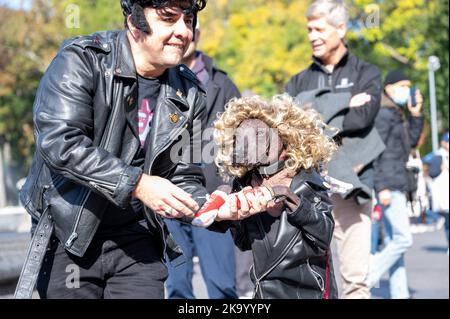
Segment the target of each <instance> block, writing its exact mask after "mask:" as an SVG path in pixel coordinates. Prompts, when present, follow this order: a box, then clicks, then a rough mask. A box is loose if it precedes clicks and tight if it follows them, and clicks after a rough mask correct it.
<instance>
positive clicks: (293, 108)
mask: <svg viewBox="0 0 450 319" xmlns="http://www.w3.org/2000/svg"><path fill="white" fill-rule="evenodd" d="M326 128H327V127H326V125H325V124H324V123H323V122H322V120H321V116H320V114H319V113H317V112H316V111H314V110H313V109H311V108H309V107H307V106H306V107H300V106H299V105H297V104H295V103H294V101H293V99H292V98H291V97H290V96H288V95H286V94H283V95H277V96H275V97H273V98H272V100H271V101H266V100H264V99H263V98H261V97H259V96H253V97H247V98H240V99H233V100H231V101H230V102H229V103H228V104H227V106H226V109H225V112H224V113H223V114H222V115H221V116H220V118H219V119H218V120H217V121H216V123H215V132H214V139H215V141H216V143H217V145H218V146H219V150H218V154H217V157H216V160H215V161H216V165H217V166H218V168H219V171H220V173H221V175H222V176H223V177H225V178H229V177H235V178H237V179H241V178H243V177H244V176H248V174H250V175H252V177H251V179H250V180H251V182H250V185H246V186H253V187H255V186H259V185H264V186H268V187H270V188H271V189H272V190H273V192H274V196H275V198H277V199H281V200H280V201H284V204H286V205H288V206H290V207H291V208H292V209H294V207H296V206H297V205H298V203H299V199H298V197H297V196H296V195H295V194H294V193H293V192H292V190H291V189H290V188H289V183H290V181H291V180H292V178H293V177H294V176H295V175H296V174H297V173H298V172H299V171H300V170H309V169H314V170H316V171H320V170H321V168H322V167H323V165H324V164H326V163H327V162H329V161H330V159H331V157H332V155H333V153H334V152H335V150H336V148H337V147H336V145H335V143H334V141H333V140H332V139H331V138H330V137H328V136H327V135H326V134H324V130H325V129H326ZM225 188H226V187H225V186H223V187H222V189H223V190H224V191H226V192H229V191H230V190H225Z"/></svg>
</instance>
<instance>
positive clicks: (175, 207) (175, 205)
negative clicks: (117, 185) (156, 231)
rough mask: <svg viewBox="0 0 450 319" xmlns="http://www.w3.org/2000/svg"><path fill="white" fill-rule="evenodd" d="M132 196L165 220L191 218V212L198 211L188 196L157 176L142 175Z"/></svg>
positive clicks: (195, 204) (195, 203) (192, 213)
mask: <svg viewBox="0 0 450 319" xmlns="http://www.w3.org/2000/svg"><path fill="white" fill-rule="evenodd" d="M133 196H134V197H136V198H137V199H139V200H140V201H141V202H142V203H143V204H144V205H145V206H147V207H149V208H151V209H152V210H153V211H154V212H155V213H157V214H159V215H161V216H163V217H167V218H181V217H183V216H184V215H186V216H188V217H191V218H193V217H194V212H193V210H194V211H197V210H198V209H199V207H198V204H197V202H195V201H194V200H193V199H192V197H191V195H190V194H188V193H186V192H185V191H184V190H182V189H181V188H179V187H177V186H175V185H174V184H172V183H171V182H170V181H168V180H167V179H164V178H161V177H158V176H150V175H147V174H142V176H141V178H140V179H139V181H138V183H137V185H136V188H135V189H134V191H133Z"/></svg>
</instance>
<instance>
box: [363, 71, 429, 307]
mask: <svg viewBox="0 0 450 319" xmlns="http://www.w3.org/2000/svg"><path fill="white" fill-rule="evenodd" d="M410 88H411V80H410V79H409V78H408V77H407V76H406V75H405V74H404V73H403V72H402V71H400V70H395V71H391V72H390V73H389V74H388V75H387V76H386V79H385V82H384V93H383V96H382V99H381V109H380V112H379V114H378V116H377V118H376V121H375V126H376V128H377V130H378V132H379V133H380V135H381V138H382V139H383V142H384V144H385V145H386V149H385V151H384V152H383V154H381V156H380V157H379V158H378V159H377V160H376V161H375V164H374V167H375V191H376V192H377V196H378V200H379V203H380V205H381V207H382V210H383V222H384V225H385V230H386V236H385V241H386V245H385V246H384V248H383V250H382V251H381V252H380V253H378V254H376V255H375V256H374V258H373V259H372V263H371V265H370V273H369V279H368V282H369V285H370V286H373V285H375V284H376V283H377V282H378V281H379V280H380V278H381V276H382V275H383V274H384V273H385V272H387V271H389V287H390V292H391V298H392V299H407V298H409V296H410V294H409V290H408V281H407V276H406V268H405V261H404V254H405V253H406V251H407V250H408V248H409V247H411V245H412V234H411V231H410V228H409V217H408V216H409V215H408V206H407V199H406V192H407V191H408V176H407V172H406V162H407V161H408V158H409V153H410V151H411V149H412V148H413V147H416V145H417V143H418V141H419V137H420V133H421V132H422V128H423V123H424V119H423V116H422V114H421V109H422V103H423V98H422V95H421V94H420V91H419V90H416V91H415V93H414V96H413V97H412V96H411V95H410V94H411V92H410ZM412 98H414V100H415V104H414V105H413V104H412ZM405 106H407V108H408V111H409V115H410V116H409V117H408V118H406V115H405V111H406V110H405V109H404V108H405Z"/></svg>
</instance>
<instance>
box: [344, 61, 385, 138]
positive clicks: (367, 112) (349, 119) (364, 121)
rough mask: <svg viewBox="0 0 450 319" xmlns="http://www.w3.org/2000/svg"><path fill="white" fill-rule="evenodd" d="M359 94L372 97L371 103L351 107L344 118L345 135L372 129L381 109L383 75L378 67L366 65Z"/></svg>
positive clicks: (360, 78) (362, 71)
mask: <svg viewBox="0 0 450 319" xmlns="http://www.w3.org/2000/svg"><path fill="white" fill-rule="evenodd" d="M360 72H361V73H360V77H359V88H360V89H359V92H357V93H355V95H356V94H359V93H367V94H369V95H370V96H371V100H370V102H368V103H366V104H364V105H363V106H359V107H351V108H350V109H349V110H348V112H347V114H346V115H345V118H344V124H343V133H352V132H355V131H359V130H363V129H366V128H368V127H371V126H372V125H373V123H374V121H375V117H376V115H377V113H378V110H379V109H380V102H381V90H382V88H381V74H380V71H379V70H378V68H377V67H375V66H373V65H370V64H366V65H365V66H364V67H363V68H362V69H361V71H360Z"/></svg>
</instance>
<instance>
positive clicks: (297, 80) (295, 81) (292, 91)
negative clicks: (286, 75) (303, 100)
mask: <svg viewBox="0 0 450 319" xmlns="http://www.w3.org/2000/svg"><path fill="white" fill-rule="evenodd" d="M304 72H306V70H305V71H302V72H301V73H299V74H297V75H294V76H293V77H292V78H291V79H290V80H289V82H288V84H287V85H286V87H285V89H284V90H285V92H286V93H287V94H289V95H290V96H292V97H293V98H295V97H296V96H297V95H298V94H299V93H300V92H301V89H300V88H301V87H302V86H301V84H302V83H301V81H302V78H303V74H304Z"/></svg>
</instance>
